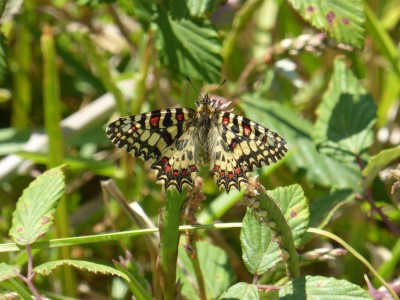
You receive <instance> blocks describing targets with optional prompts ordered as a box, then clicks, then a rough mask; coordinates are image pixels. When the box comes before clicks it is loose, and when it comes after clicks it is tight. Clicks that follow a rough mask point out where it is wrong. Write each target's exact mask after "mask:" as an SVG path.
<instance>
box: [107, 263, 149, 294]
mask: <svg viewBox="0 0 400 300" xmlns="http://www.w3.org/2000/svg"><path fill="white" fill-rule="evenodd" d="M114 265H115V266H116V267H117V269H118V270H119V271H121V272H122V273H124V274H125V275H126V276H128V278H129V282H128V284H129V287H130V289H131V292H132V294H133V295H134V296H135V297H136V298H137V299H144V300H150V299H152V298H151V296H150V294H149V293H148V292H147V290H146V289H145V286H146V284H147V282H146V280H145V279H144V278H142V277H141V276H140V275H139V274H137V272H135V274H132V273H131V272H130V270H128V269H127V268H126V267H125V266H123V265H122V264H121V263H119V262H117V261H114Z"/></svg>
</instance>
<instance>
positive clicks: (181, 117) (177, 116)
mask: <svg viewBox="0 0 400 300" xmlns="http://www.w3.org/2000/svg"><path fill="white" fill-rule="evenodd" d="M176 119H177V120H178V121H183V120H185V117H184V115H183V113H181V112H179V113H177V114H176Z"/></svg>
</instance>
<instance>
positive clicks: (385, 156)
mask: <svg viewBox="0 0 400 300" xmlns="http://www.w3.org/2000/svg"><path fill="white" fill-rule="evenodd" d="M399 157H400V146H397V147H394V148H391V149H386V150H382V151H381V152H379V153H378V154H376V155H374V156H371V157H370V158H369V159H368V164H367V166H366V167H365V169H364V170H363V171H362V175H363V176H364V177H365V182H364V185H365V186H368V185H369V184H370V183H371V182H372V181H373V180H374V178H375V177H376V176H377V175H378V174H379V172H380V171H381V170H382V169H383V168H384V167H386V166H387V165H388V164H390V163H391V162H392V161H394V160H395V159H397V158H399Z"/></svg>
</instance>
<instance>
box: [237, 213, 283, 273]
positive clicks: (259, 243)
mask: <svg viewBox="0 0 400 300" xmlns="http://www.w3.org/2000/svg"><path fill="white" fill-rule="evenodd" d="M272 234H273V233H272V230H271V229H270V228H269V227H268V226H267V225H266V224H263V223H261V224H260V222H259V221H258V220H257V219H256V218H255V217H254V215H253V213H252V211H251V210H248V211H247V213H246V215H245V216H244V219H243V227H242V230H241V231H240V241H241V244H242V257H243V262H244V263H245V265H246V268H247V269H248V270H249V271H250V272H251V273H253V274H260V275H261V274H263V273H265V272H266V271H267V270H268V269H270V268H272V267H273V266H275V265H276V264H277V263H278V262H279V261H281V258H280V252H279V248H278V244H277V243H276V242H275V241H273V239H272Z"/></svg>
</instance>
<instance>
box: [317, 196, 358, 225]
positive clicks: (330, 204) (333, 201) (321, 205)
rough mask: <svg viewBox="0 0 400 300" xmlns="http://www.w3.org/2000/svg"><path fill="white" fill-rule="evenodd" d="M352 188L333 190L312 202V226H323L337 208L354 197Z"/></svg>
mask: <svg viewBox="0 0 400 300" xmlns="http://www.w3.org/2000/svg"><path fill="white" fill-rule="evenodd" d="M354 196H355V194H354V192H353V190H351V189H341V190H333V191H330V192H329V193H328V194H325V195H323V196H321V197H319V198H317V199H315V200H314V201H313V202H312V203H311V204H310V227H318V228H323V227H325V225H326V224H327V223H328V222H329V220H330V219H331V217H332V216H333V214H334V213H335V211H336V210H338V209H339V208H340V207H341V206H342V205H343V204H346V203H348V202H350V201H352V200H353V199H354Z"/></svg>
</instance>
